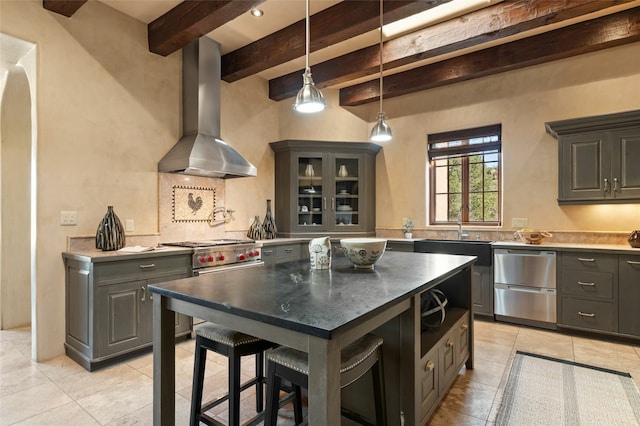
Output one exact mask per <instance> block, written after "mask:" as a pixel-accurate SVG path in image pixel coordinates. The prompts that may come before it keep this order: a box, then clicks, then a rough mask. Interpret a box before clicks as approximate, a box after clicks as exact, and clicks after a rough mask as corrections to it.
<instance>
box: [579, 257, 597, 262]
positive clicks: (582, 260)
mask: <svg viewBox="0 0 640 426" xmlns="http://www.w3.org/2000/svg"><path fill="white" fill-rule="evenodd" d="M578 260H579V261H580V262H595V261H596V260H595V259H593V258H588V257H579V258H578Z"/></svg>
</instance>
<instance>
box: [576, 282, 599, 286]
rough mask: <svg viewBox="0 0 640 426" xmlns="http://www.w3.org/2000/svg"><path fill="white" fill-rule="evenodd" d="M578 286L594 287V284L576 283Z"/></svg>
mask: <svg viewBox="0 0 640 426" xmlns="http://www.w3.org/2000/svg"><path fill="white" fill-rule="evenodd" d="M578 284H580V285H582V286H585V287H593V286H595V285H596V283H583V282H582V281H578Z"/></svg>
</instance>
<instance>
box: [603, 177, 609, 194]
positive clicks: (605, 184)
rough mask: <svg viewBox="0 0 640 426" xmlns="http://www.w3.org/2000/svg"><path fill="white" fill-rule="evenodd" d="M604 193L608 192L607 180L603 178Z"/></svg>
mask: <svg viewBox="0 0 640 426" xmlns="http://www.w3.org/2000/svg"><path fill="white" fill-rule="evenodd" d="M604 192H609V179H607V178H604Z"/></svg>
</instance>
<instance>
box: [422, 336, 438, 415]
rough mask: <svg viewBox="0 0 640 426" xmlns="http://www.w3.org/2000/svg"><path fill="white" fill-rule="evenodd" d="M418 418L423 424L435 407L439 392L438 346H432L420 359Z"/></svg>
mask: <svg viewBox="0 0 640 426" xmlns="http://www.w3.org/2000/svg"><path fill="white" fill-rule="evenodd" d="M418 374H419V377H420V389H421V396H420V400H421V402H420V418H421V419H422V424H424V423H425V422H426V420H427V418H428V416H429V415H430V414H431V413H432V412H433V410H434V409H435V405H436V404H437V402H438V396H440V392H439V389H438V348H437V347H436V348H433V349H432V350H430V351H429V352H427V354H426V355H425V356H423V357H422V359H421V360H420V371H419V373H418Z"/></svg>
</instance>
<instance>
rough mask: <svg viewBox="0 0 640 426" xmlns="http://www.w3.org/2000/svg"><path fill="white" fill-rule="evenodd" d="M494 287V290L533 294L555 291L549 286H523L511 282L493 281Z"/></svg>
mask: <svg viewBox="0 0 640 426" xmlns="http://www.w3.org/2000/svg"><path fill="white" fill-rule="evenodd" d="M494 288H495V289H496V290H509V291H517V292H520V293H534V294H552V293H555V292H556V289H554V288H549V287H525V286H519V285H511V284H499V283H495V284H494Z"/></svg>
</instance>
